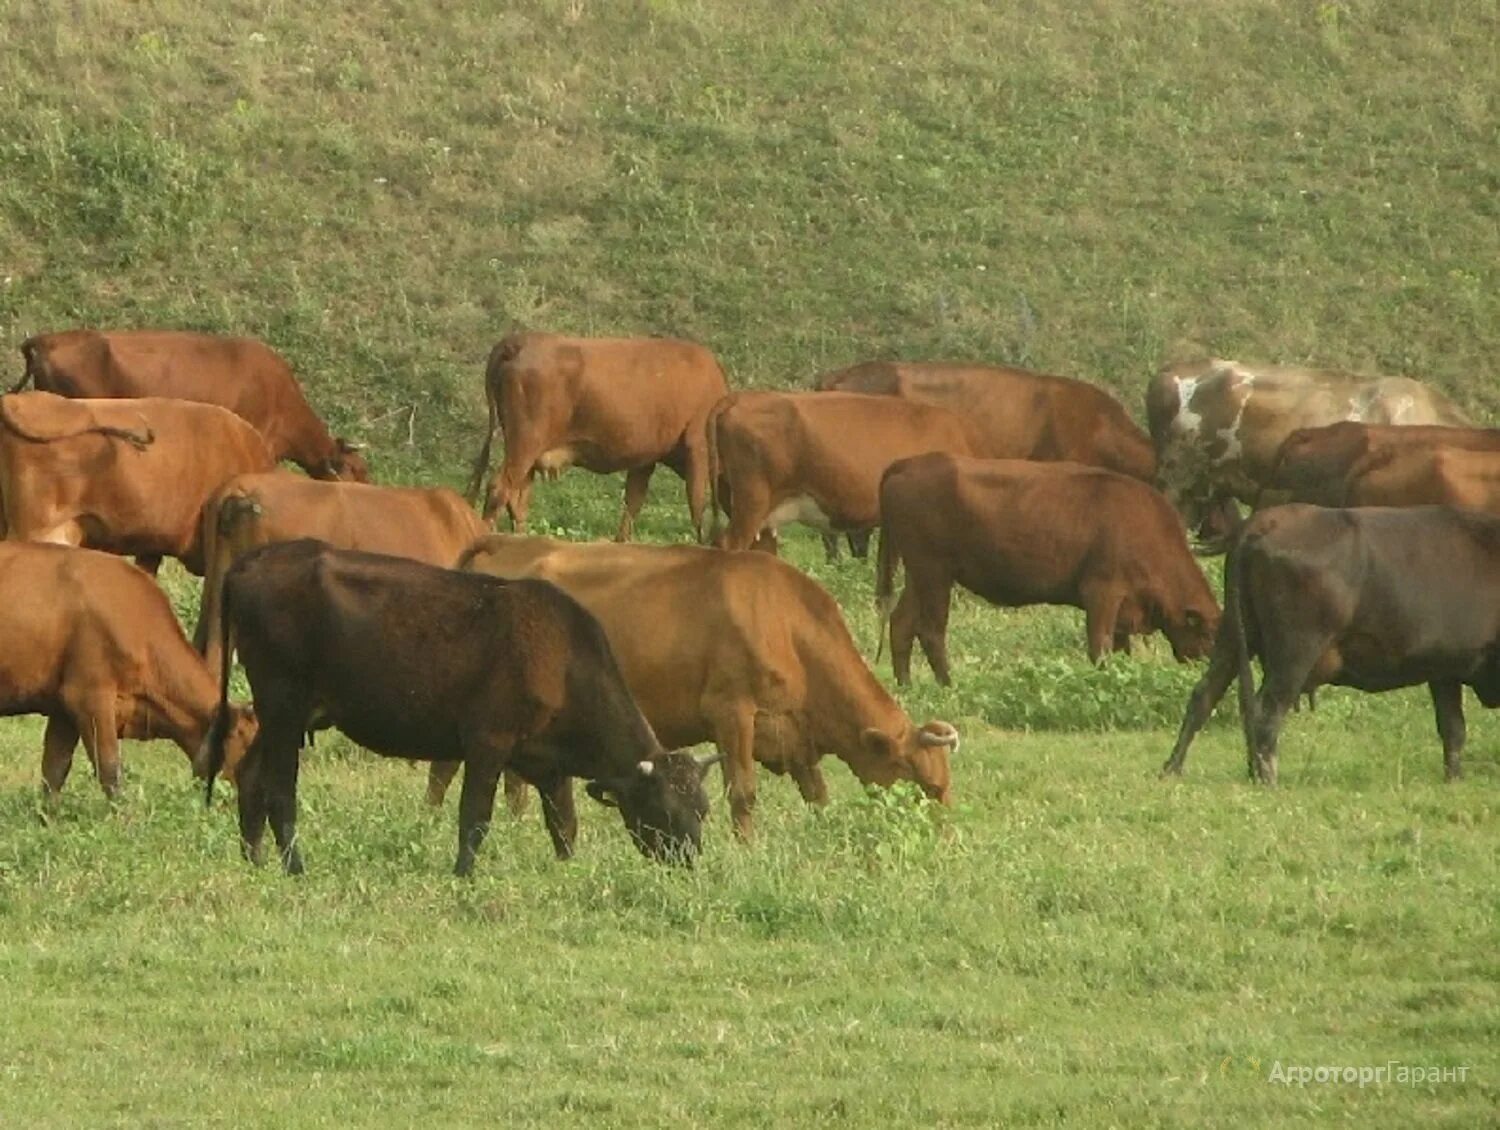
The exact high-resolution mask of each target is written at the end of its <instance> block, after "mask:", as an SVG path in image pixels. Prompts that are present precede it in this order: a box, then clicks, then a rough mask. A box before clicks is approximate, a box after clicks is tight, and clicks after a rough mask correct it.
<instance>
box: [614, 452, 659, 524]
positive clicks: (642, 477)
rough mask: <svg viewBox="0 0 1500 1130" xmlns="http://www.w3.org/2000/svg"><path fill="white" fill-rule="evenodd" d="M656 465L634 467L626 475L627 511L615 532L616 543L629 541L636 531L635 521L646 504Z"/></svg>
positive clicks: (622, 515) (621, 516)
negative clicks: (647, 492)
mask: <svg viewBox="0 0 1500 1130" xmlns="http://www.w3.org/2000/svg"><path fill="white" fill-rule="evenodd" d="M655 470H656V464H655V463H647V464H646V465H645V466H644V467H632V468H631V469H630V470H629V471H627V472H626V473H625V510H624V512H623V513H621V515H620V528H619V529H618V530H617V531H616V532H615V541H629V540H630V535H631V533H633V532H634V530H635V520H636V518H637V516H639V514H640V512H641V507H642V506H644V505H645V504H646V491H647V490H648V489H649V488H650V486H651V473H652V472H653V471H655Z"/></svg>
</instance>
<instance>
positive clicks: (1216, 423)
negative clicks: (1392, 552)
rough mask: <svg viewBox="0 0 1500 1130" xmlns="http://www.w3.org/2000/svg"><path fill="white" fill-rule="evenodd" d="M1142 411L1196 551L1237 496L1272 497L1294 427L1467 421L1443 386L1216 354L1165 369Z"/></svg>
mask: <svg viewBox="0 0 1500 1130" xmlns="http://www.w3.org/2000/svg"><path fill="white" fill-rule="evenodd" d="M1146 418H1147V421H1148V422H1149V424H1150V428H1151V438H1152V440H1153V442H1154V443H1155V444H1156V456H1157V485H1158V486H1159V487H1160V488H1161V490H1162V492H1163V493H1164V494H1165V495H1166V496H1167V498H1168V500H1169V501H1170V502H1171V503H1172V504H1173V505H1174V506H1176V507H1177V508H1178V510H1179V511H1181V513H1182V515H1183V518H1184V520H1185V521H1186V522H1187V525H1188V529H1189V530H1191V531H1193V533H1194V535H1195V537H1196V538H1197V540H1198V542H1199V547H1200V549H1201V551H1203V552H1215V553H1217V552H1222V551H1223V549H1224V548H1225V546H1226V544H1227V541H1226V539H1227V536H1228V534H1229V533H1230V532H1231V527H1232V525H1234V524H1237V517H1238V515H1237V512H1235V513H1234V518H1233V519H1229V518H1225V517H1224V515H1225V514H1226V508H1227V510H1228V511H1229V512H1232V511H1233V506H1234V500H1235V499H1238V500H1239V501H1240V502H1243V503H1245V504H1246V505H1247V506H1254V505H1257V504H1259V503H1261V502H1266V503H1271V502H1275V501H1278V500H1277V499H1275V498H1274V497H1271V496H1269V495H1267V496H1266V497H1264V498H1262V488H1263V487H1264V486H1265V485H1266V483H1267V480H1268V478H1269V476H1270V473H1271V469H1272V467H1273V465H1274V464H1275V462H1276V458H1277V454H1278V452H1279V451H1280V449H1281V445H1282V443H1283V442H1285V440H1286V438H1287V436H1289V435H1290V434H1291V433H1292V432H1293V431H1295V430H1296V429H1298V428H1307V427H1317V426H1320V425H1323V424H1332V423H1336V422H1337V421H1339V420H1354V421H1359V422H1362V423H1371V424H1399V425H1402V426H1408V425H1413V424H1443V425H1454V426H1462V425H1467V424H1468V422H1469V421H1468V420H1467V419H1466V418H1465V417H1464V415H1463V413H1462V412H1460V411H1459V410H1458V409H1457V408H1456V407H1454V405H1453V404H1452V403H1451V402H1450V401H1449V400H1448V398H1447V397H1445V396H1444V395H1443V394H1442V393H1440V392H1438V391H1437V390H1436V389H1434V388H1431V387H1429V386H1427V385H1424V384H1422V383H1420V382H1419V381H1414V380H1411V379H1410V378H1407V377H1361V376H1357V375H1355V374H1353V373H1345V372H1339V371H1337V370H1332V369H1305V368H1300V367H1295V366H1288V365H1242V364H1241V363H1240V362H1238V361H1223V360H1219V359H1217V358H1215V359H1212V360H1207V361H1192V362H1183V363H1180V364H1175V365H1168V366H1166V367H1165V368H1163V369H1162V370H1161V372H1160V373H1158V374H1157V376H1156V378H1155V379H1154V380H1153V381H1152V382H1151V384H1150V386H1149V387H1148V388H1147V390H1146ZM1211 519H1212V520H1213V524H1212V527H1210V526H1209V525H1208V524H1207V523H1209V521H1210V520H1211Z"/></svg>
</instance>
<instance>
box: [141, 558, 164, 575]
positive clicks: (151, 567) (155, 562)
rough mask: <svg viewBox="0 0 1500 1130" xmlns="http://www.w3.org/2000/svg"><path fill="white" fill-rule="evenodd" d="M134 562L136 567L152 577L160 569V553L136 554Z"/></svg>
mask: <svg viewBox="0 0 1500 1130" xmlns="http://www.w3.org/2000/svg"><path fill="white" fill-rule="evenodd" d="M135 563H136V566H137V568H139V569H140V570H141V571H142V572H143V573H145V574H146V576H148V577H154V576H156V574H157V573H158V572H160V571H161V554H159V553H148V554H144V555H141V556H137V557H136V559H135Z"/></svg>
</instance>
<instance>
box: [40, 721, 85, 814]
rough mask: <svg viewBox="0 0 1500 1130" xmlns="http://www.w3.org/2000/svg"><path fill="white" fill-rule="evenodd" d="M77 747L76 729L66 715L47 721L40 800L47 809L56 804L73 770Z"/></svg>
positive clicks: (43, 739) (43, 740)
mask: <svg viewBox="0 0 1500 1130" xmlns="http://www.w3.org/2000/svg"><path fill="white" fill-rule="evenodd" d="M77 746H78V727H77V726H76V725H74V724H73V719H72V718H70V717H68V716H67V715H66V714H53V715H51V716H50V717H48V719H47V732H46V733H45V734H44V735H43V737H42V799H43V800H44V801H45V802H46V804H47V807H48V808H52V807H54V806H55V805H56V804H57V800H58V795H59V794H60V793H61V792H62V787H63V783H64V782H65V781H67V779H68V770H70V769H72V768H73V751H74V749H76V748H77Z"/></svg>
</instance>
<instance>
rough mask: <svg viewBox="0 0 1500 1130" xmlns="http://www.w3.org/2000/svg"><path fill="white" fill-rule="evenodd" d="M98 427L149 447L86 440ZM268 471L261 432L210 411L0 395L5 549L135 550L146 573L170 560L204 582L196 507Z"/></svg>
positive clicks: (170, 403) (149, 401) (161, 403)
mask: <svg viewBox="0 0 1500 1130" xmlns="http://www.w3.org/2000/svg"><path fill="white" fill-rule="evenodd" d="M100 428H106V429H113V431H114V432H116V433H125V432H132V431H134V432H136V433H140V434H141V436H144V437H146V438H148V439H149V442H146V443H138V442H122V441H121V439H119V438H116V437H115V436H113V435H96V434H88V432H89V430H90V429H93V430H95V431H97V430H98V429H100ZM79 433H83V434H79ZM274 465H275V461H274V460H273V459H272V458H271V453H270V451H269V450H267V448H266V444H265V441H264V440H262V439H261V437H260V433H259V432H257V431H256V430H255V429H254V428H253V427H251V426H250V425H249V424H248V423H246V422H245V421H244V420H242V419H240V417H238V416H236V415H235V414H234V413H233V412H230V411H228V410H227V409H224V408H218V407H215V406H213V405H211V404H194V403H191V402H189V401H185V400H163V399H160V398H156V397H144V398H141V399H139V400H69V399H66V398H64V397H61V396H55V395H53V394H52V393H50V392H18V393H13V394H11V395H9V396H3V397H0V513H3V514H4V516H5V536H6V537H7V538H9V539H11V540H12V541H47V542H58V543H61V544H65V545H81V546H87V547H89V548H92V549H103V550H108V551H110V552H111V553H123V554H133V555H135V556H136V557H138V558H140V559H141V562H142V564H143V566H145V567H146V568H147V570H148V571H150V572H154V571H155V567H156V565H157V564H158V563H159V562H160V560H161V558H162V557H163V556H171V557H176V558H178V559H180V560H181V561H182V563H183V565H184V566H186V567H187V568H188V569H189V570H190V571H192V572H194V573H197V574H199V575H202V573H203V558H202V545H201V541H200V537H199V521H198V519H199V515H200V513H201V512H202V510H203V504H204V503H205V502H206V501H207V500H208V498H209V496H210V495H212V494H213V492H214V491H215V490H217V489H218V488H219V486H220V484H222V483H223V482H224V481H225V480H226V479H228V478H229V477H230V476H232V475H237V474H240V473H242V472H245V471H267V470H270V469H271V467H273V466H274Z"/></svg>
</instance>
